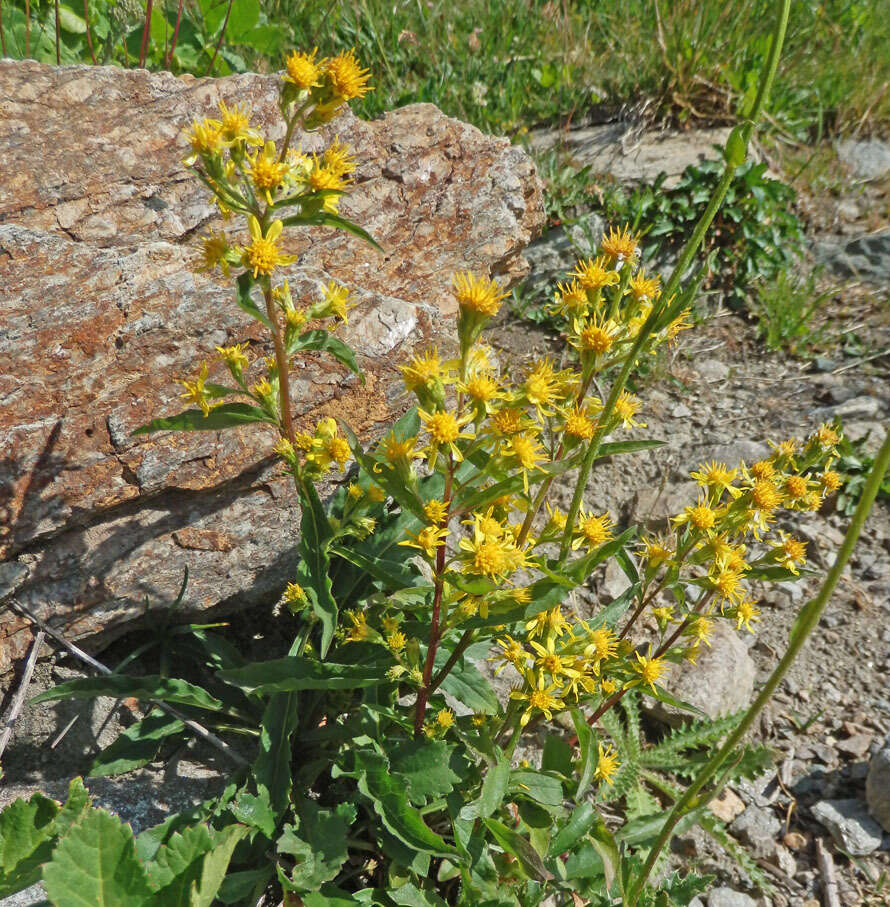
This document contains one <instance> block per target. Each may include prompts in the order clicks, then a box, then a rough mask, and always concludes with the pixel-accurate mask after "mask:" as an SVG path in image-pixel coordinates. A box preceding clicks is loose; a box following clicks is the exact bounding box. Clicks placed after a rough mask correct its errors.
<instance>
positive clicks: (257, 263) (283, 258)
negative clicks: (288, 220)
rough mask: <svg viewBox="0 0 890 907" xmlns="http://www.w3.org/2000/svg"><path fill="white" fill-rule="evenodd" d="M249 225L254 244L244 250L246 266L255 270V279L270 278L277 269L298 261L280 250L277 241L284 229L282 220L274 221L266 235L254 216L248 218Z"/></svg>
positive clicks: (293, 256)
mask: <svg viewBox="0 0 890 907" xmlns="http://www.w3.org/2000/svg"><path fill="white" fill-rule="evenodd" d="M248 225H249V227H250V237H251V239H252V243H251V245H249V246H248V247H247V248H246V249H245V250H244V266H245V267H246V268H248V269H253V276H254V278H256V277H257V275H259V274H262V275H263V276H264V277H269V276H270V275H271V274H272V272H273V271H274V270H275V268H279V267H281V266H282V265H289V264H291V263H292V262H294V261H296V260H297V258H296V256H295V255H284V254H282V253H281V252H280V251H279V249H278V245H277V242H276V241H277V239H278V237H279V236H281V232H282V230H283V229H284V226H283V224H282V223H281V221H280V220H276V221H274V222H273V223H272V224H271V225H270V226H269V229H268V230H267V231H266V233H265V235H264V234H263V229H262V227H261V226H260V222H259V221H258V220H257V219H256V218H255V217H254V216H253V215H252V214H251V215H250V217H249V218H248Z"/></svg>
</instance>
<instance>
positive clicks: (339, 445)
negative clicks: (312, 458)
mask: <svg viewBox="0 0 890 907" xmlns="http://www.w3.org/2000/svg"><path fill="white" fill-rule="evenodd" d="M325 453H327V455H328V456H329V457H330V458H331V459H332V460H335V461H336V463H337V465H338V466H339V467H340V472H343V471H344V469H346V464H347V463H348V462H349V461H350V459H351V458H352V450H351V449H350V447H349V442H348V441H347V440H346V438H329V439H328V440H327V441H325Z"/></svg>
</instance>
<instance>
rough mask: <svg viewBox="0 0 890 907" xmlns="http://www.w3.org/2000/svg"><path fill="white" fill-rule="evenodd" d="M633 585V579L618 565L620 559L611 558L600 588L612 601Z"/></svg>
mask: <svg viewBox="0 0 890 907" xmlns="http://www.w3.org/2000/svg"><path fill="white" fill-rule="evenodd" d="M630 587H631V581H630V580H629V579H628V578H627V575H626V574H625V572H624V571H623V570H622V569H621V567H619V566H618V561H616V560H615V559H614V558H610V559H609V561H608V562H607V564H606V572H605V575H604V576H603V581H602V583H601V584H600V588H601V589H602V591H603V592H605V593H606V595H607V596H608V597H609V599H610V600H611V601H614V600H615V599H616V598H618V597H619V596H620V595H622V594H623V593H624V592H626V591H627V590H628V589H629V588H630Z"/></svg>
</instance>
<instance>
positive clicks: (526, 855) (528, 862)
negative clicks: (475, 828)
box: [482, 819, 553, 882]
mask: <svg viewBox="0 0 890 907" xmlns="http://www.w3.org/2000/svg"><path fill="white" fill-rule="evenodd" d="M482 821H483V822H485V825H486V826H487V827H488V830H489V831H490V832H491V833H492V835H493V836H494V839H495V840H496V841H497V842H498V844H500V846H501V847H503V849H504V850H505V851H507V853H511V854H513V856H514V857H516V859H517V860H519V865H520V866H522V868H523V870H524V871H525V873H526V875H527V876H528V877H529V878H530V879H535V880H537V881H539V882H547V881H549V880H550V879H552V878H553V873H552V872H550V870H549V869H547V867H546V866H545V865H544V861H543V860H542V859H541V855H540V854H539V853H538V852H537V851H536V850H535V849H534V847H532V845H531V843H530V842H529V841H528V840H526V839H525V838H523V837H522V835H521V834H519V832H517V831H514V830H513V829H512V828H508V827H507V826H506V825H504V823H503V822H498V821H497V819H483V820H482Z"/></svg>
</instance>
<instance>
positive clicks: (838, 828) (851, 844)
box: [810, 798, 883, 857]
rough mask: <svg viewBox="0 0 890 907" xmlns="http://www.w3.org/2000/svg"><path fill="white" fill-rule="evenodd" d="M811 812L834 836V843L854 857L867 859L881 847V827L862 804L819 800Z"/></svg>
mask: <svg viewBox="0 0 890 907" xmlns="http://www.w3.org/2000/svg"><path fill="white" fill-rule="evenodd" d="M810 812H812V814H813V816H814V817H815V818H816V819H817V820H818V821H819V822H821V823H822V825H824V826H825V827H826V828H827V829H828V830H829V831H830V832H831V837H832V838H834V841H835V843H836V844H837V845H838V846H839V847H842V848H843V849H844V850H846V851H847V853H851V854H853V856H854V857H862V856H866V855H867V854H870V853H871V852H872V851H873V850H877V849H878V848H879V847H880V846H881V840H882V838H883V835H882V834H881V827H880V826H879V825H878V823H877V822H875V820H874V819H872V817H871V816H870V815H869V814H868V810H867V809H866V806H865V804H864V803H863V802H862V801H861V800H856V799H853V798H850V799H847V800H820V801H819V802H818V803H816V804H815V805H814V806H812V807H811V808H810Z"/></svg>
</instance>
